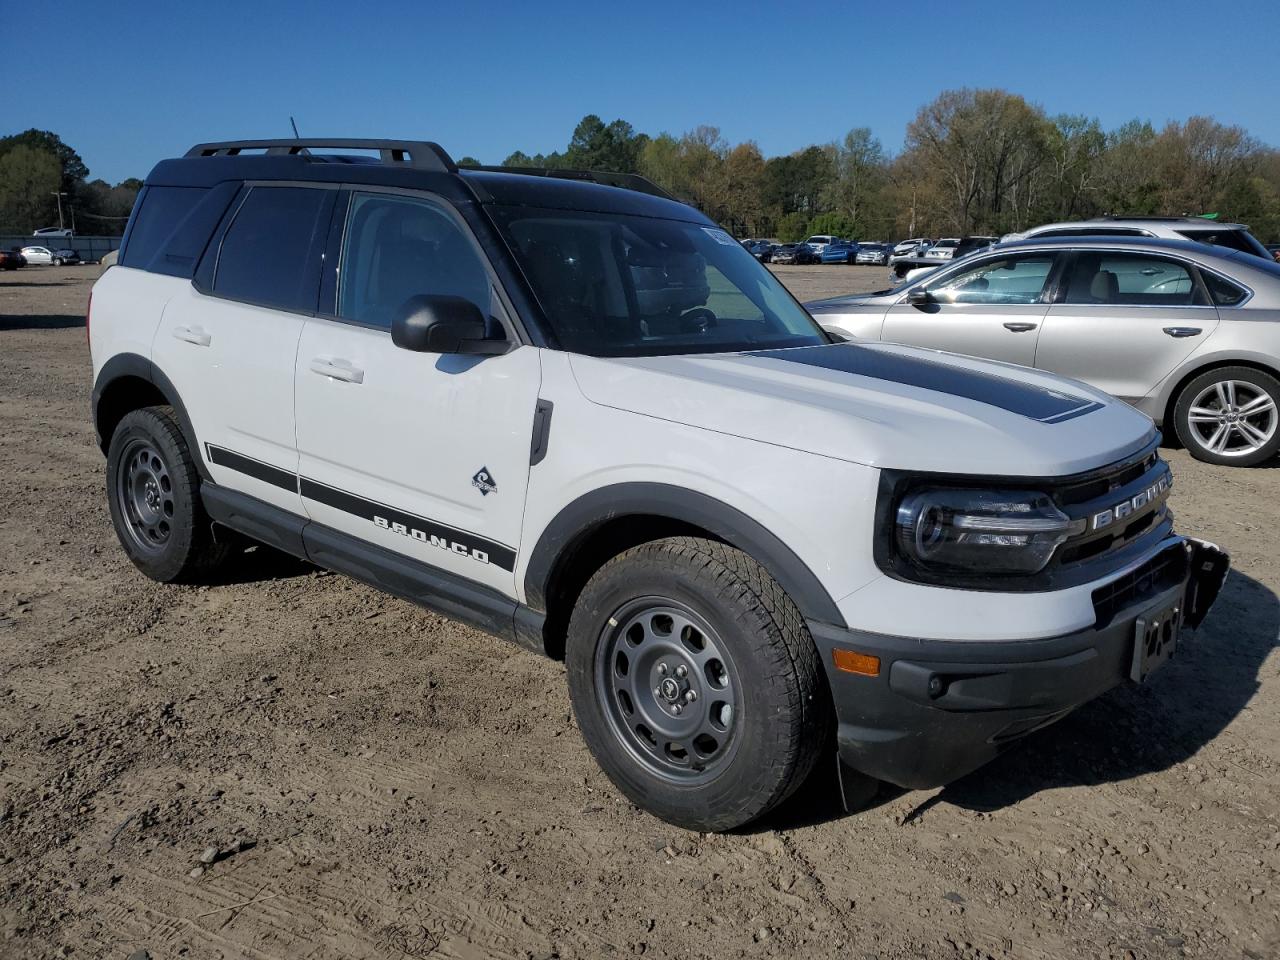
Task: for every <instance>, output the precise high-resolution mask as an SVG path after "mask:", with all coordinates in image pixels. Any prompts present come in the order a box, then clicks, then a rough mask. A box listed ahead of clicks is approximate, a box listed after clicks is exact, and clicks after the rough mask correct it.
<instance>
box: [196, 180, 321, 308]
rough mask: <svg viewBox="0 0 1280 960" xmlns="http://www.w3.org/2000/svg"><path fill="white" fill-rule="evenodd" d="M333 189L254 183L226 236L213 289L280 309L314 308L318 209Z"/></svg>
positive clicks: (223, 294)
mask: <svg viewBox="0 0 1280 960" xmlns="http://www.w3.org/2000/svg"><path fill="white" fill-rule="evenodd" d="M331 195H332V194H331V191H328V190H312V189H307V188H306V187H254V188H253V190H251V191H250V193H249V196H248V197H246V198H245V201H244V203H242V204H241V205H240V209H239V210H238V211H236V215H235V219H234V220H232V222H231V226H230V227H229V228H228V229H227V232H226V235H225V236H224V237H223V240H222V249H221V250H220V251H219V253H218V266H217V271H216V273H215V274H214V279H213V291H214V293H216V294H218V295H219V296H222V297H230V298H232V299H235V300H247V301H249V302H250V303H257V304H261V305H263V306H267V307H275V308H277V309H280V310H298V311H303V312H306V313H310V312H311V311H312V310H314V309H315V305H316V273H315V270H314V269H313V268H314V264H313V256H312V250H313V246H314V245H315V243H316V237H317V234H318V233H319V232H320V231H321V229H322V228H321V226H320V224H319V215H320V210H321V209H322V208H326V204H327V201H328V200H329V199H330V197H331ZM327 226H328V224H325V227H327Z"/></svg>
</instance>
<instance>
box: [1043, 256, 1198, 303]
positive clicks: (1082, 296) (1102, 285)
mask: <svg viewBox="0 0 1280 960" xmlns="http://www.w3.org/2000/svg"><path fill="white" fill-rule="evenodd" d="M1064 302H1066V303H1075V304H1108V305H1111V306H1128V307H1186V306H1192V305H1202V304H1203V297H1202V295H1201V293H1200V288H1199V287H1198V286H1197V285H1196V282H1195V279H1194V278H1193V277H1192V276H1191V272H1190V271H1189V270H1188V268H1187V267H1185V266H1183V265H1182V264H1181V263H1178V262H1177V261H1176V260H1167V259H1165V258H1164V257H1154V256H1148V255H1145V254H1137V253H1113V254H1105V253H1081V254H1079V255H1078V256H1077V258H1076V265H1075V269H1074V270H1072V272H1071V282H1070V283H1069V284H1068V285H1067V294H1066V297H1065V301H1064Z"/></svg>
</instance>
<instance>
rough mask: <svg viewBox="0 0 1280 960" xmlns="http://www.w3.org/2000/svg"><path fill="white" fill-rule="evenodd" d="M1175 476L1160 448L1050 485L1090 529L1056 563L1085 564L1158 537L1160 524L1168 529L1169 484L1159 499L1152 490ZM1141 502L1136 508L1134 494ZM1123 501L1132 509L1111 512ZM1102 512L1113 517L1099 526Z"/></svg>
mask: <svg viewBox="0 0 1280 960" xmlns="http://www.w3.org/2000/svg"><path fill="white" fill-rule="evenodd" d="M1171 479H1172V477H1171V474H1170V473H1169V467H1168V465H1167V464H1166V463H1165V462H1164V461H1163V460H1161V459H1160V457H1159V456H1158V455H1157V454H1156V452H1155V450H1154V449H1152V450H1149V451H1147V452H1145V453H1144V454H1143V455H1142V456H1140V457H1137V458H1134V459H1132V460H1129V461H1125V462H1121V463H1118V464H1115V465H1113V466H1112V467H1108V468H1106V469H1103V470H1099V471H1096V472H1094V473H1092V474H1089V475H1087V476H1083V477H1079V478H1075V479H1068V480H1066V481H1064V482H1063V483H1061V484H1059V485H1057V486H1056V487H1053V488H1051V489H1050V491H1049V492H1050V495H1051V496H1052V497H1053V499H1054V502H1055V503H1057V505H1058V506H1059V507H1060V508H1061V509H1062V511H1063V512H1064V513H1066V514H1067V515H1068V516H1069V517H1071V518H1072V519H1079V520H1084V521H1085V524H1086V529H1085V530H1084V532H1083V533H1080V534H1077V535H1076V536H1075V537H1072V538H1071V539H1070V540H1068V541H1067V542H1066V543H1064V544H1063V545H1062V546H1061V547H1060V548H1059V549H1058V552H1057V555H1056V556H1055V557H1054V561H1053V562H1054V564H1055V566H1057V567H1059V568H1061V567H1076V568H1079V567H1082V566H1085V565H1088V564H1090V563H1091V562H1097V561H1098V560H1099V559H1100V558H1104V557H1108V556H1111V555H1114V554H1118V553H1119V552H1120V551H1122V550H1123V549H1124V548H1125V547H1128V546H1129V545H1131V544H1133V543H1135V542H1136V541H1138V540H1139V539H1142V538H1144V537H1147V536H1148V535H1153V532H1154V531H1157V530H1158V529H1159V528H1165V529H1164V530H1163V531H1161V533H1160V535H1163V534H1164V533H1167V532H1168V530H1167V528H1168V526H1169V520H1170V515H1169V511H1168V507H1167V504H1166V499H1167V488H1165V487H1160V489H1161V490H1162V492H1161V493H1160V494H1159V495H1158V496H1156V497H1155V498H1153V499H1146V498H1147V495H1148V492H1149V491H1151V490H1152V489H1153V488H1156V487H1157V485H1160V484H1163V483H1164V482H1165V481H1167V480H1170V481H1171ZM1135 497H1137V498H1139V503H1140V505H1139V506H1137V507H1135V506H1133V500H1134V498H1135ZM1118 505H1122V506H1124V507H1125V509H1126V513H1125V514H1124V515H1123V516H1117V515H1113V514H1112V513H1111V511H1112V510H1114V509H1115V508H1116V507H1117V506H1118ZM1101 514H1106V515H1107V516H1110V517H1112V519H1110V520H1109V521H1108V522H1107V523H1105V524H1101V525H1097V524H1095V520H1096V518H1098V517H1099V515H1101Z"/></svg>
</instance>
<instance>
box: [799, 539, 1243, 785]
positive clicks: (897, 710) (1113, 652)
mask: <svg viewBox="0 0 1280 960" xmlns="http://www.w3.org/2000/svg"><path fill="white" fill-rule="evenodd" d="M1166 551H1169V552H1171V553H1172V552H1174V551H1182V552H1184V553H1185V558H1186V561H1185V564H1181V565H1180V568H1179V570H1180V576H1179V577H1177V578H1175V579H1174V582H1172V583H1170V582H1169V580H1168V579H1167V578H1166V579H1164V580H1161V581H1159V582H1152V583H1150V584H1147V585H1145V586H1146V589H1143V587H1144V585H1143V584H1141V583H1138V584H1137V585H1136V589H1134V590H1133V591H1132V592H1131V600H1130V602H1128V603H1127V604H1126V606H1125V607H1124V608H1123V609H1121V610H1113V609H1107V608H1105V607H1104V606H1100V607H1099V622H1098V624H1096V625H1095V626H1094V627H1092V628H1089V629H1085V630H1080V631H1077V632H1075V633H1072V634H1068V635H1066V636H1060V637H1054V638H1051V639H1047V640H1015V641H998V642H985V641H963V642H958V641H948V640H921V639H914V638H908V637H890V636H884V635H882V634H873V633H866V632H864V631H859V630H849V629H845V628H841V627H833V626H831V625H830V624H823V623H818V622H810V624H809V629H810V631H811V633H812V634H813V638H814V640H815V641H816V642H817V644H818V648H819V651H820V653H821V656H822V661H823V663H824V664H825V666H826V670H827V677H828V679H829V681H830V686H831V693H832V697H833V699H834V701H835V708H836V716H837V718H838V721H839V728H838V734H837V740H838V744H839V750H840V759H841V761H842V762H843V763H844V764H846V765H847V766H849V767H851V768H852V769H854V770H856V771H858V772H860V773H863V774H867V775H869V776H872V777H875V778H876V779H878V780H886V781H888V782H890V783H894V784H897V785H898V786H901V787H908V788H911V789H926V788H930V787H939V786H942V785H944V784H947V783H950V782H951V781H953V780H956V779H958V778H959V777H962V776H964V775H965V774H966V773H969V772H970V771H972V770H975V769H977V768H978V767H980V766H982V764H984V763H986V762H988V761H989V760H992V759H993V758H995V757H996V756H997V755H998V754H999V753H1000V752H1001V751H1003V750H1004V749H1005V748H1006V747H1008V746H1009V745H1010V744H1011V743H1013V742H1014V741H1016V740H1018V739H1020V738H1022V737H1024V736H1026V735H1027V734H1029V733H1031V732H1033V731H1035V730H1039V729H1041V728H1043V727H1046V726H1048V725H1049V724H1051V723H1053V722H1054V721H1056V720H1060V719H1061V718H1062V717H1064V716H1066V715H1067V714H1068V713H1070V712H1071V711H1072V710H1074V709H1075V708H1076V707H1079V706H1081V705H1082V704H1085V703H1087V702H1089V701H1090V700H1092V699H1094V698H1095V697H1098V696H1100V695H1101V694H1103V693H1105V692H1106V691H1108V690H1110V689H1111V688H1112V687H1115V686H1117V685H1118V684H1120V683H1121V682H1123V681H1125V680H1127V679H1129V677H1130V674H1131V668H1132V664H1133V662H1134V643H1135V639H1134V638H1135V624H1136V621H1137V620H1138V618H1139V617H1141V616H1143V615H1144V614H1147V613H1149V612H1150V611H1152V610H1159V609H1163V608H1165V607H1167V606H1168V605H1170V604H1172V603H1180V609H1181V617H1182V622H1183V624H1184V625H1185V626H1187V627H1196V626H1198V625H1199V623H1200V622H1201V621H1202V620H1203V619H1204V616H1205V614H1206V613H1207V612H1208V610H1209V607H1210V606H1212V604H1213V602H1214V600H1215V599H1216V598H1217V595H1218V592H1219V590H1221V588H1222V584H1223V582H1224V580H1225V579H1226V574H1227V569H1228V567H1229V565H1230V561H1229V559H1228V557H1227V555H1226V553H1225V552H1223V551H1222V550H1220V549H1219V548H1217V547H1216V546H1214V545H1213V544H1209V543H1205V542H1203V541H1195V540H1185V539H1183V538H1181V537H1172V538H1170V539H1169V540H1166V541H1165V542H1164V543H1163V544H1162V545H1161V550H1160V551H1159V553H1160V554H1162V555H1163V554H1164V553H1165V552H1166ZM1175 555H1176V554H1175ZM1165 572H1166V573H1167V572H1168V568H1167V565H1166V567H1165ZM1119 579H1122V578H1117V580H1119ZM1108 587H1109V584H1104V585H1103V586H1102V587H1100V588H1099V591H1098V593H1099V595H1101V596H1104V597H1105V596H1108V593H1107V590H1108ZM836 650H844V651H850V650H851V651H855V652H857V653H861V654H866V655H870V656H872V657H877V658H879V671H878V674H877V675H876V676H865V675H859V674H854V673H846V672H844V671H842V670H839V669H837V668H836V667H835V665H834V660H833V654H834V652H835V651H836Z"/></svg>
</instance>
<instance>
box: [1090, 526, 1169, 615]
mask: <svg viewBox="0 0 1280 960" xmlns="http://www.w3.org/2000/svg"><path fill="white" fill-rule="evenodd" d="M1186 576H1187V549H1186V547H1184V546H1183V545H1182V544H1181V543H1175V544H1172V545H1171V546H1169V547H1167V548H1165V549H1164V550H1161V551H1160V552H1159V553H1158V554H1156V555H1155V556H1154V557H1152V558H1151V559H1150V560H1148V561H1146V563H1143V564H1142V565H1141V566H1139V567H1137V568H1135V569H1134V570H1131V571H1130V572H1129V573H1126V574H1124V575H1123V576H1120V577H1117V578H1116V579H1115V580H1112V581H1111V582H1110V583H1108V584H1106V585H1104V586H1101V587H1098V589H1096V590H1094V591H1093V614H1094V618H1095V619H1094V626H1095V627H1096V628H1097V629H1099V630H1101V629H1102V628H1103V627H1105V626H1108V625H1109V624H1110V623H1111V622H1112V621H1113V620H1114V619H1115V618H1116V615H1117V614H1119V613H1120V612H1121V611H1122V610H1127V609H1128V608H1129V607H1132V606H1134V605H1135V604H1138V603H1141V602H1142V601H1144V600H1150V599H1152V598H1154V597H1156V596H1158V595H1159V594H1161V593H1163V592H1164V591H1166V590H1169V589H1171V588H1173V587H1176V586H1177V585H1178V584H1180V583H1182V581H1183V580H1185V579H1186Z"/></svg>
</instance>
